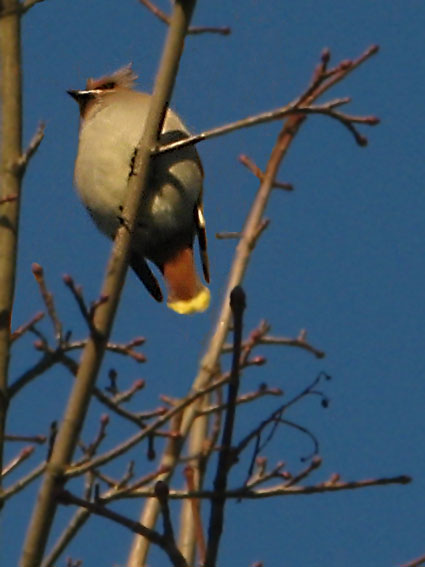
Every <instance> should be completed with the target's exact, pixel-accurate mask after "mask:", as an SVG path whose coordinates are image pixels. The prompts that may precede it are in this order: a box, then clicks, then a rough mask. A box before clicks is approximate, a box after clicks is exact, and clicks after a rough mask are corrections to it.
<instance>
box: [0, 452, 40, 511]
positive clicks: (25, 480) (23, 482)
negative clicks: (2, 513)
mask: <svg viewBox="0 0 425 567" xmlns="http://www.w3.org/2000/svg"><path fill="white" fill-rule="evenodd" d="M45 467H46V463H45V462H43V463H40V464H39V465H38V466H37V467H36V468H35V469H33V470H32V471H30V472H29V473H28V474H27V475H25V476H23V477H22V478H20V479H19V480H17V481H16V482H15V483H14V484H12V485H11V486H9V487H8V488H6V489H5V490H4V491H3V493H2V495H1V496H0V501H1V500H2V501H3V502H5V501H6V500H8V499H9V498H11V497H12V496H14V495H15V494H17V493H18V492H20V491H21V490H23V489H24V488H26V487H27V486H28V485H29V484H30V483H31V482H33V481H34V480H36V479H37V478H38V477H39V476H40V475H42V474H43V472H44V469H45ZM0 503H1V502H0Z"/></svg>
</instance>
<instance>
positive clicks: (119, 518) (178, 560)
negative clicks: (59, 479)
mask: <svg viewBox="0 0 425 567" xmlns="http://www.w3.org/2000/svg"><path fill="white" fill-rule="evenodd" d="M57 498H58V500H59V502H61V503H62V504H65V505H75V506H79V507H81V508H85V509H86V510H88V511H89V512H90V513H91V514H95V515H96V516H103V517H104V518H108V519H109V520H112V521H113V522H116V523H117V524H120V525H122V526H124V527H126V528H128V529H129V530H131V531H132V532H134V533H136V534H139V535H141V536H143V537H145V538H146V539H148V540H149V541H150V542H151V543H154V544H155V545H157V546H158V547H160V548H161V549H162V550H163V551H165V553H166V554H167V555H168V557H169V559H170V561H171V563H172V565H174V567H188V565H187V563H186V561H185V559H184V557H183V556H182V554H181V553H180V552H179V551H178V549H177V548H174V549H173V548H172V547H171V546H170V544H169V541H168V539H167V538H166V537H164V536H162V535H161V534H159V533H158V532H157V531H155V530H151V529H149V528H147V527H146V526H144V525H143V524H139V522H135V521H134V520H131V519H130V518H127V517H125V516H123V515H122V514H118V513H117V512H114V511H113V510H109V509H108V508H106V507H105V506H103V505H102V504H101V503H97V502H89V501H88V500H84V499H83V498H79V497H78V496H75V495H74V494H71V493H70V492H68V491H67V490H63V491H61V492H60V493H59V494H58V496H57Z"/></svg>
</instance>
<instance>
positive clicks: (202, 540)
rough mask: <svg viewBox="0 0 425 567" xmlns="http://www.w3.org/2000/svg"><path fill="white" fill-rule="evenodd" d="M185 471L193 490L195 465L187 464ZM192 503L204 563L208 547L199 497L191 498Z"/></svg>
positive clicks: (200, 561)
mask: <svg viewBox="0 0 425 567" xmlns="http://www.w3.org/2000/svg"><path fill="white" fill-rule="evenodd" d="M183 472H184V476H185V479H186V484H187V490H188V492H193V491H194V490H195V488H196V487H195V479H194V470H193V467H191V466H187V467H185V469H184V471H183ZM190 505H191V510H192V515H193V523H194V526H195V537H196V542H197V545H198V553H199V563H200V564H201V565H203V564H204V563H205V555H206V551H207V547H206V543H205V536H204V529H203V527H202V516H201V507H200V502H199V498H191V500H190Z"/></svg>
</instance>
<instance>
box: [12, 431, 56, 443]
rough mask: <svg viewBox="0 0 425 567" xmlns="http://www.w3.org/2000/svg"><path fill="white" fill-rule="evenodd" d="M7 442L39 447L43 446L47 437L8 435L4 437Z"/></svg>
mask: <svg viewBox="0 0 425 567" xmlns="http://www.w3.org/2000/svg"><path fill="white" fill-rule="evenodd" d="M4 438H5V441H17V442H24V443H28V442H29V443H37V444H38V445H43V444H44V443H45V442H46V440H47V437H46V436H45V435H10V434H7V433H6V435H5V436H4Z"/></svg>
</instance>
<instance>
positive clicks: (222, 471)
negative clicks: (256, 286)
mask: <svg viewBox="0 0 425 567" xmlns="http://www.w3.org/2000/svg"><path fill="white" fill-rule="evenodd" d="M245 307H246V300H245V292H244V291H243V289H242V287H240V286H237V287H235V288H234V289H233V290H232V292H231V294H230V308H231V310H232V314H233V326H234V331H233V333H234V335H233V359H232V371H231V375H230V380H229V385H228V395H227V410H226V415H225V418H224V426H223V435H222V440H221V448H220V453H219V457H218V462H217V471H216V475H215V479H214V492H215V494H216V496H215V498H214V499H213V500H212V502H211V513H210V520H209V526H208V544H207V551H206V555H205V566H206V567H215V565H216V562H217V555H218V547H219V544H220V539H221V534H222V531H223V519H224V505H225V502H226V497H225V495H224V494H225V492H226V487H227V478H228V474H229V471H230V468H231V467H232V465H233V464H234V454H233V450H232V436H233V426H234V422H235V414H236V400H237V396H238V389H239V364H240V357H241V343H242V322H243V312H244V310H245Z"/></svg>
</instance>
